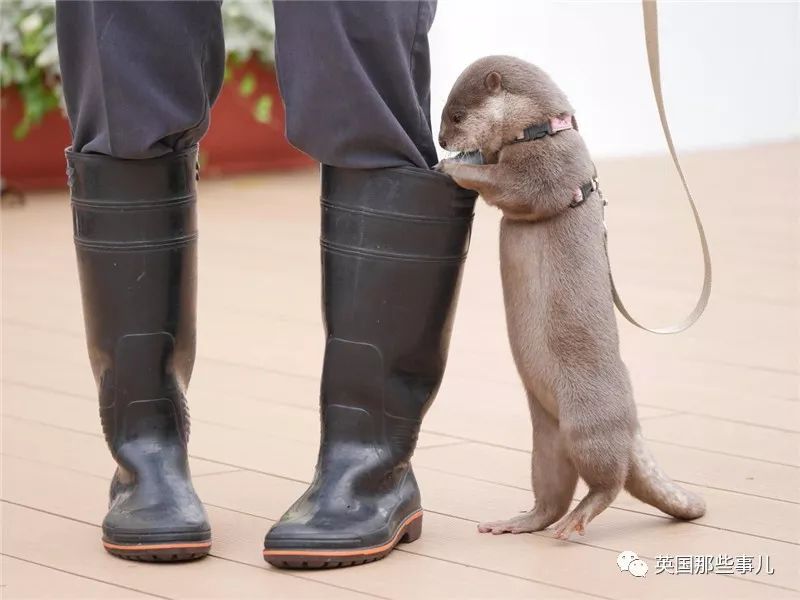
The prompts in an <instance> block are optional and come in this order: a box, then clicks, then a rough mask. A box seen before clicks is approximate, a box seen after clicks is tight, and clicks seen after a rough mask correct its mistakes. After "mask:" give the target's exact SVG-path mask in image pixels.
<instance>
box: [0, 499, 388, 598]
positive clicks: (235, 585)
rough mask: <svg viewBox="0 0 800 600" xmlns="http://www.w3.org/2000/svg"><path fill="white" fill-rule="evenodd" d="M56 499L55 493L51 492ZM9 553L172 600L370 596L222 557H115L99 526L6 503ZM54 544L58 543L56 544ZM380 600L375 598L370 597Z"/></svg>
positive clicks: (6, 540) (6, 535)
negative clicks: (177, 560)
mask: <svg viewBox="0 0 800 600" xmlns="http://www.w3.org/2000/svg"><path fill="white" fill-rule="evenodd" d="M51 495H52V494H51ZM4 513H5V515H6V521H5V523H6V527H5V531H4V536H5V545H6V549H7V551H8V552H9V553H11V554H14V555H15V556H17V557H19V558H21V559H23V560H30V561H36V562H39V563H41V564H44V565H47V566H52V567H54V568H57V569H61V570H63V571H68V572H70V573H75V574H77V575H81V576H84V577H92V578H94V579H97V580H100V581H105V582H113V583H115V584H118V585H125V586H128V587H135V588H136V589H140V590H142V591H144V592H147V593H152V594H156V595H160V596H166V597H169V598H186V599H193V598H201V597H202V598H253V597H262V596H263V595H264V594H265V592H268V593H269V594H272V595H274V596H275V597H279V598H281V597H283V598H352V597H354V594H358V595H359V596H364V595H363V594H361V593H360V592H357V590H346V589H342V588H339V587H335V586H332V585H326V584H321V583H317V582H315V581H310V580H308V579H305V578H302V577H300V576H296V575H292V574H285V573H280V572H276V571H273V570H271V569H267V568H254V567H253V566H251V565H243V564H241V563H237V562H233V561H230V560H223V559H220V558H217V557H213V556H211V557H208V558H205V559H203V560H201V561H195V562H189V563H184V564H182V565H180V566H178V567H177V568H169V567H168V568H164V566H165V565H160V564H155V563H136V562H131V561H124V560H120V559H118V558H115V557H113V556H110V555H109V554H108V553H107V552H106V551H105V550H103V547H102V545H101V544H100V543H98V536H99V528H98V527H97V526H95V525H91V524H87V523H82V522H79V521H74V520H70V519H66V518H63V517H60V516H57V515H52V514H47V513H44V512H41V511H37V510H33V509H30V508H26V507H23V506H17V505H13V504H9V503H7V502H4ZM54 540H55V541H56V542H55V543H54ZM366 597H374V596H368V595H367V596H366Z"/></svg>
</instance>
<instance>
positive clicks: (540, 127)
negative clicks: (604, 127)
mask: <svg viewBox="0 0 800 600" xmlns="http://www.w3.org/2000/svg"><path fill="white" fill-rule="evenodd" d="M567 129H578V123H577V121H575V115H570V114H564V115H561V116H559V117H551V118H550V119H549V120H548V121H547V122H546V123H539V124H537V125H531V126H530V127H526V128H525V129H523V130H522V132H520V134H519V135H517V137H516V138H514V143H517V142H530V141H532V140H539V139H541V138H543V137H545V136H548V135H555V134H556V133H558V132H559V131H565V130H567Z"/></svg>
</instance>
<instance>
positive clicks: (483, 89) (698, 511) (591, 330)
mask: <svg viewBox="0 0 800 600" xmlns="http://www.w3.org/2000/svg"><path fill="white" fill-rule="evenodd" d="M573 115H574V110H573V108H572V106H571V105H570V103H569V101H568V100H567V97H566V95H565V94H564V92H563V91H561V89H559V87H558V86H557V85H556V84H555V83H554V82H553V80H552V79H551V78H550V77H549V76H548V75H547V74H546V73H545V72H544V71H543V70H542V69H540V68H538V67H537V66H535V65H533V64H530V63H528V62H525V61H523V60H520V59H518V58H514V57H510V56H489V57H486V58H482V59H480V60H478V61H476V62H474V63H473V64H471V65H470V66H469V67H467V69H466V70H465V71H464V72H463V73H462V74H461V75H460V76H459V78H458V79H457V81H456V82H455V84H454V86H453V89H452V91H451V92H450V95H449V97H448V99H447V102H446V104H445V107H444V110H443V111H442V124H441V135H440V138H439V142H440V145H441V146H442V147H443V148H445V149H447V150H451V151H452V150H454V151H461V152H463V153H465V155H466V156H467V157H469V158H468V160H461V159H460V158H458V157H456V158H448V159H445V160H442V161H441V162H440V163H439V164H438V165H437V169H439V170H440V171H442V172H444V173H447V174H448V175H450V176H451V177H452V178H453V179H454V180H455V181H456V183H458V184H459V185H461V186H462V187H465V188H468V189H471V190H475V191H477V192H478V193H479V194H480V195H481V197H482V198H483V199H484V200H485V201H486V202H487V203H488V204H490V205H492V206H495V207H497V208H498V209H500V210H501V211H502V214H503V216H502V220H501V224H500V268H501V274H502V284H503V298H504V302H505V309H506V324H507V328H508V337H509V341H510V345H511V350H512V354H513V357H514V362H515V364H516V367H517V371H518V372H519V376H520V378H521V379H522V383H523V385H524V387H525V390H526V392H527V397H528V404H529V406H530V412H531V421H532V426H533V453H532V461H531V462H532V483H533V492H534V506H533V508H532V509H531V510H530V511H528V512H526V513H523V514H520V515H517V516H515V517H512V518H510V519H505V520H500V521H491V522H487V523H481V524H480V525H479V526H478V528H479V531H481V532H483V533H487V532H491V533H495V534H500V533H506V532H510V533H523V532H533V531H539V530H542V529H545V528H547V527H549V526H550V525H552V524H553V523H556V526H555V536H556V537H557V538H560V539H568V538H569V536H570V535H571V534H572V533H573V532H577V533H579V534H581V535H584V533H585V529H586V526H587V524H588V523H589V522H590V521H591V520H592V519H594V518H595V517H596V516H597V515H598V514H600V513H601V512H602V511H603V510H605V509H606V508H607V507H608V506H609V505H610V504H611V502H613V501H614V499H615V498H616V497H617V495H618V494H619V492H620V491H621V490H622V488H623V487H624V488H625V489H626V490H627V491H628V492H629V493H630V494H631V495H633V496H635V497H636V498H638V499H640V500H642V501H644V502H646V503H648V504H651V505H653V506H655V507H657V508H658V509H660V510H662V511H663V512H665V513H667V514H668V515H671V516H673V517H675V518H678V519H696V518H698V517H700V516H702V515H703V514H704V513H705V502H704V501H703V499H702V498H701V497H700V496H698V495H697V494H694V493H692V492H690V491H688V490H686V489H684V488H682V487H680V486H679V485H677V484H676V483H675V482H674V481H672V480H671V479H670V478H669V477H668V476H667V475H666V474H665V473H664V472H663V471H662V470H661V469H660V468H659V466H658V465H657V464H656V462H655V460H654V459H653V457H652V455H651V454H650V452H649V451H648V449H647V448H646V447H645V444H644V441H643V439H642V434H641V431H640V427H639V422H638V418H637V415H636V406H635V404H634V400H633V391H632V388H631V382H630V376H629V374H628V371H627V368H626V367H625V364H624V363H623V361H622V358H621V357H620V352H619V337H618V332H617V324H616V320H615V317H614V307H613V298H612V290H611V282H610V279H609V265H608V258H607V254H606V251H605V228H604V225H603V204H604V201H603V199H602V197H601V195H600V192H599V189H598V187H597V185H596V179H595V170H594V164H593V163H592V160H591V157H590V155H589V151H588V150H587V148H586V145H585V144H584V141H583V139H582V137H581V135H580V134H579V133H578V131H577V125H576V123H575V120H574V116H573ZM478 153H480V154H478ZM476 155H477V156H479V157H482V159H483V160H482V163H483V164H475V163H476V162H477V163H480V162H481V161H480V160H477V161H476V160H475V158H474V157H475V156H476ZM578 477H581V478H582V479H583V480H584V481H585V482H586V484H587V485H588V487H589V492H588V493H587V494H586V496H585V497H584V498H583V499H582V500H581V501H580V502H579V503H578V505H577V506H576V507H575V508H574V509H573V510H572V511H571V512H569V514H567V512H568V511H569V508H570V505H571V502H572V498H573V495H574V493H575V487H576V484H577V481H578ZM565 515H566V516H565Z"/></svg>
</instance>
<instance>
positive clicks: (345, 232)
mask: <svg viewBox="0 0 800 600" xmlns="http://www.w3.org/2000/svg"><path fill="white" fill-rule="evenodd" d="M321 203H322V237H321V246H322V271H323V288H322V291H323V313H324V320H325V326H326V334H327V342H326V350H325V361H324V367H323V375H322V392H321V397H322V400H321V401H322V413H323V430H324V434H323V437H324V441H323V453H324V451H325V440H333V439H344V440H350V441H355V440H361V442H362V443H366V444H368V445H375V446H376V447H378V448H383V449H384V450H386V451H388V455H387V456H386V457H385V458H386V459H387V460H388V461H389V462H394V463H397V461H398V459H399V460H400V461H401V462H402V461H404V460H407V458H408V457H410V454H411V452H412V451H413V447H414V445H415V442H416V437H417V434H418V431H419V422H420V420H421V419H422V416H423V415H424V413H425V411H426V410H427V408H428V406H429V404H430V402H431V401H432V399H433V397H434V395H435V394H436V391H437V390H438V387H439V384H440V382H441V379H442V375H443V373H444V368H445V363H446V359H447V349H448V345H449V341H450V334H451V330H452V326H453V317H454V314H455V306H456V299H457V295H458V289H459V286H460V282H461V272H462V266H463V261H464V258H465V256H466V252H467V248H468V246H469V237H470V230H471V224H472V214H473V208H474V203H475V194H474V193H472V192H469V191H467V190H463V189H461V188H459V187H458V186H456V185H455V184H454V183H453V182H452V180H450V179H449V178H447V177H444V176H442V175H440V174H438V173H434V172H431V171H425V170H422V169H414V168H398V169H381V170H353V169H337V168H332V167H323V174H322V201H321ZM339 454H340V453H339Z"/></svg>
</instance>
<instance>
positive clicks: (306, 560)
mask: <svg viewBox="0 0 800 600" xmlns="http://www.w3.org/2000/svg"><path fill="white" fill-rule="evenodd" d="M420 535H422V511H419V512H416V513H414V514H413V515H411V516H410V517H407V518H406V519H405V520H404V521H403V522H402V524H401V525H400V527H399V528H398V529H397V533H395V534H394V536H393V537H392V539H391V540H389V541H388V542H386V543H385V544H381V545H380V546H372V547H369V548H354V549H348V550H334V549H331V550H316V549H315V550H264V560H265V561H267V562H268V563H269V564H271V565H272V566H273V567H278V568H281V569H330V568H337V567H352V566H355V565H363V564H364V563H368V562H374V561H376V560H380V559H381V558H384V557H385V556H386V555H387V554H389V553H390V552H391V551H392V550H394V548H395V546H397V545H398V544H408V543H411V542H413V541H416V540H417V539H419V536H420Z"/></svg>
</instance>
